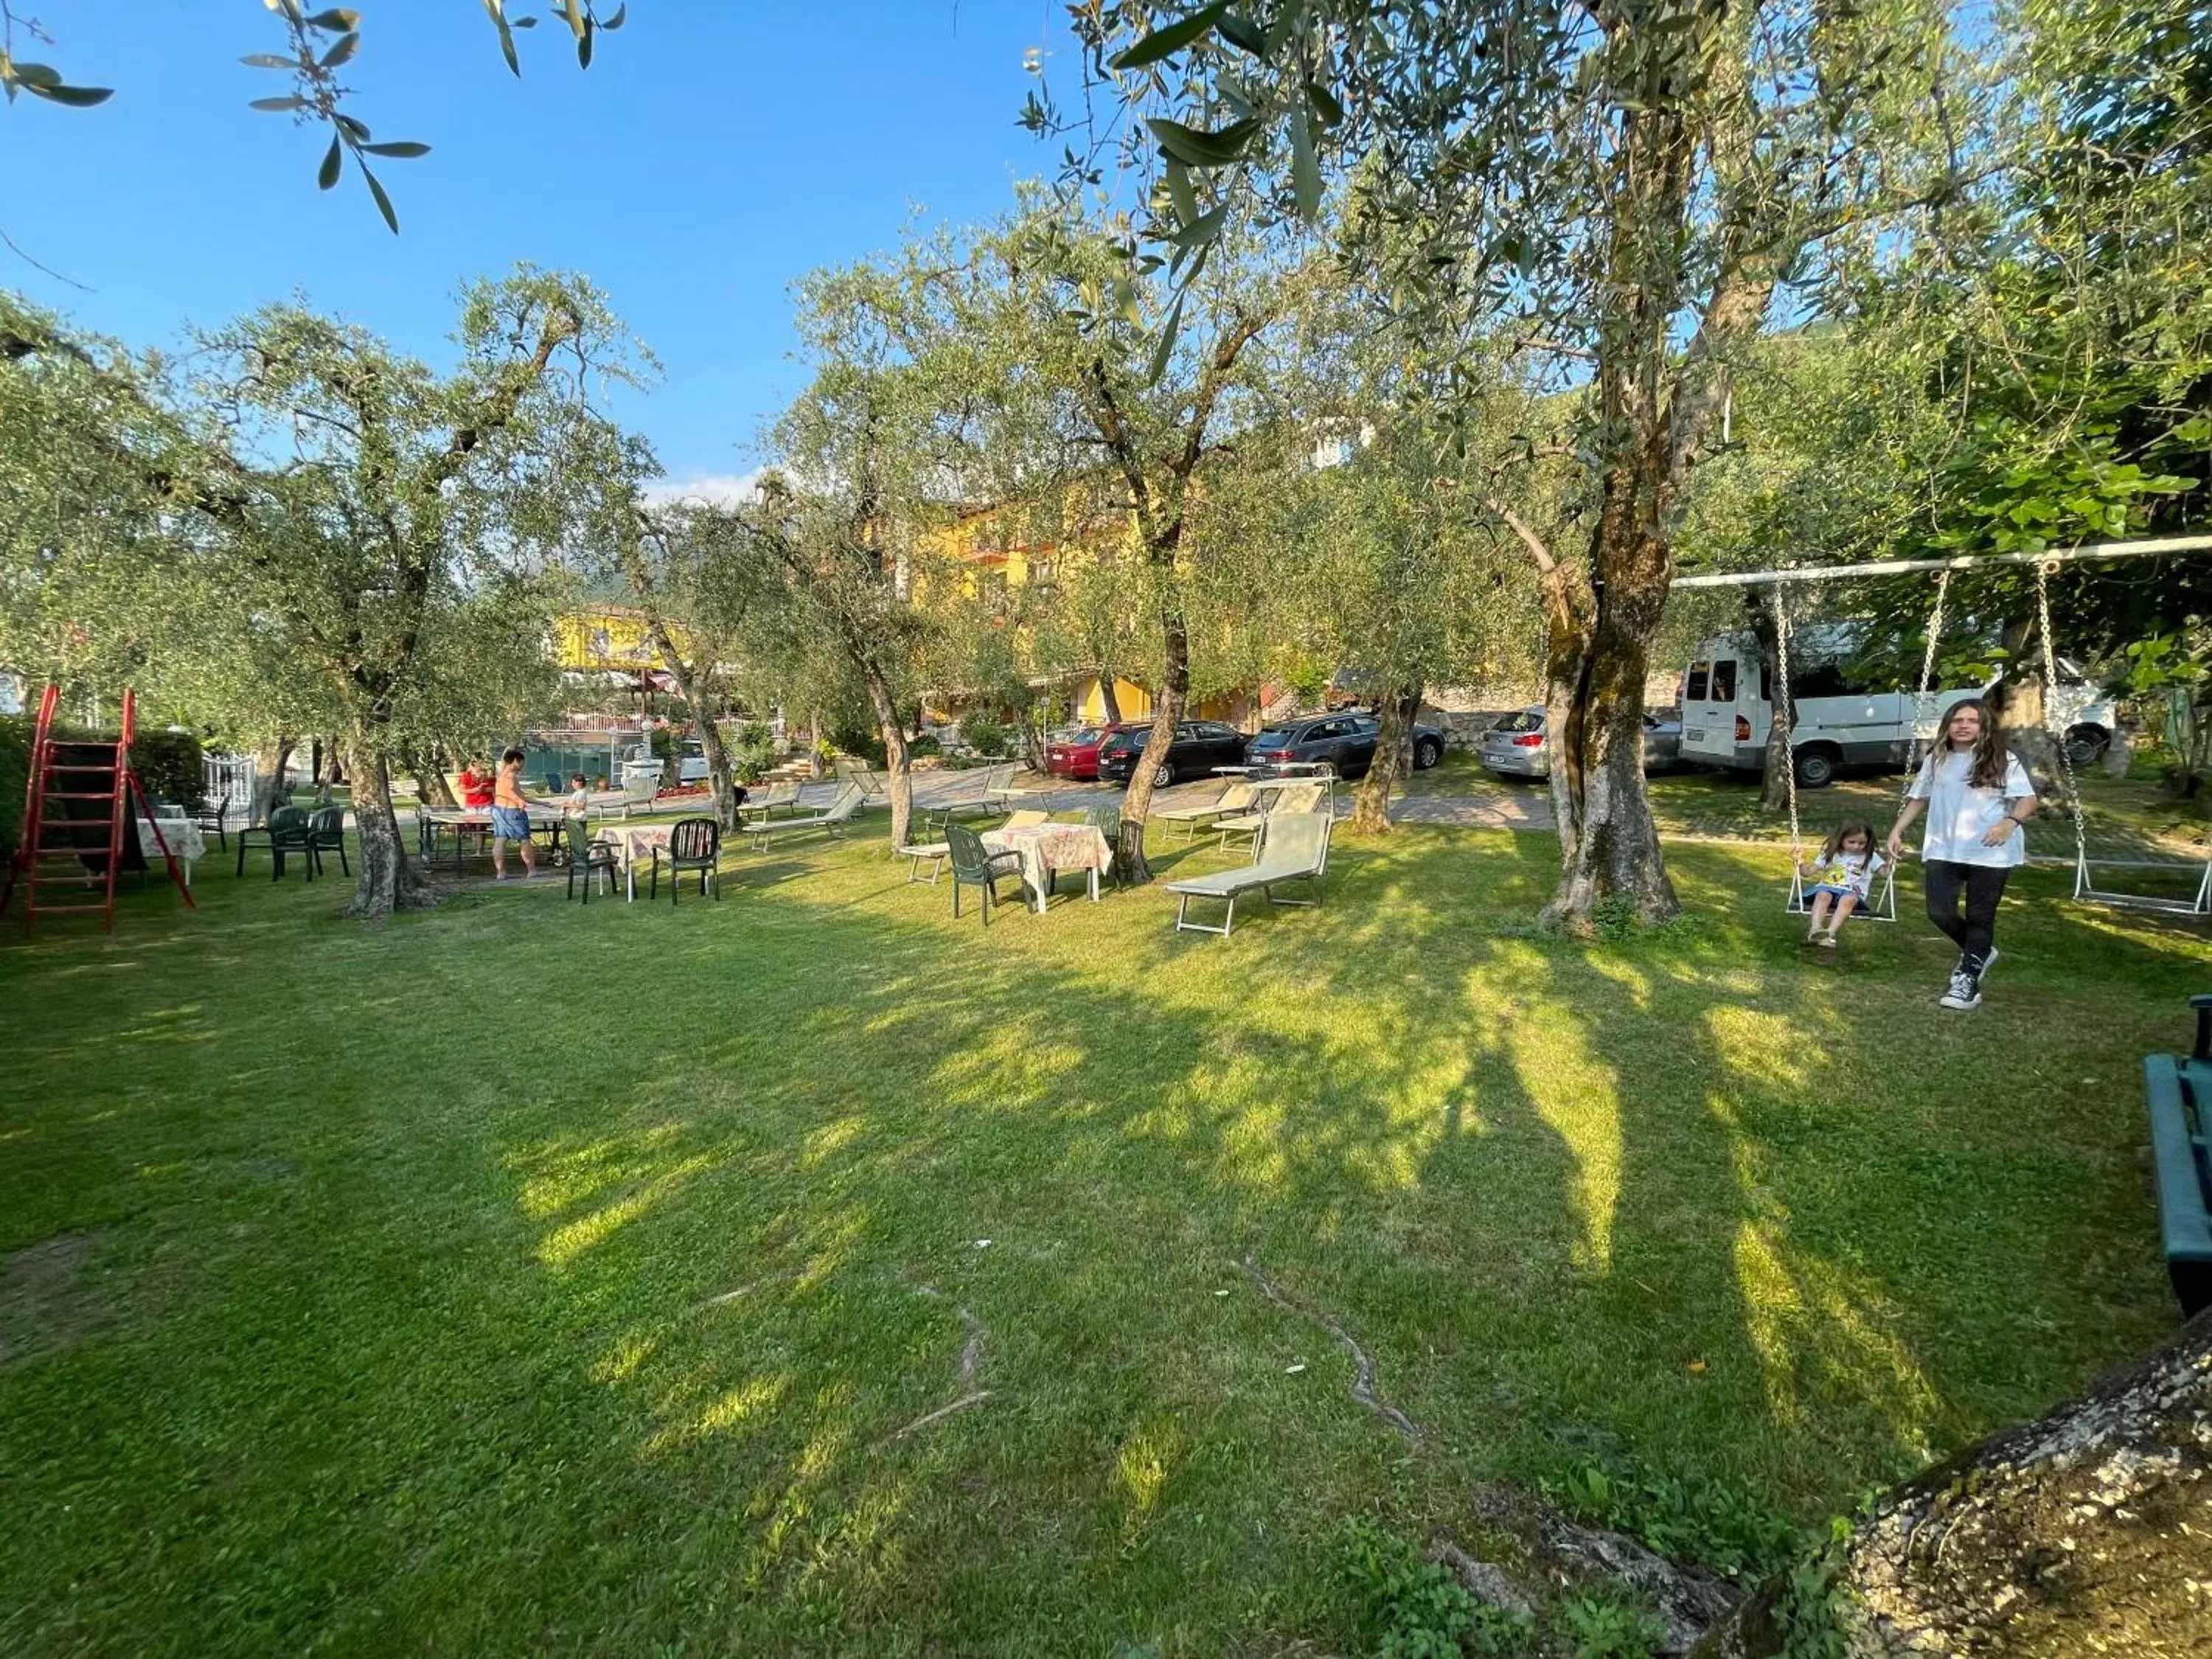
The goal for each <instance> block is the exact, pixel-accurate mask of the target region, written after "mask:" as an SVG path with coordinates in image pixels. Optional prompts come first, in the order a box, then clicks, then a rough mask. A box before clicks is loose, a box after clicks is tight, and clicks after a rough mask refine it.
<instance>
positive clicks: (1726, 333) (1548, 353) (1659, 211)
mask: <svg viewBox="0 0 2212 1659" xmlns="http://www.w3.org/2000/svg"><path fill="white" fill-rule="evenodd" d="M1079 27H1080V28H1081V29H1082V30H1083V31H1084V32H1085V35H1086V41H1087V45H1088V47H1089V52H1088V55H1087V58H1086V63H1087V65H1088V68H1089V71H1090V73H1091V75H1093V76H1096V77H1097V78H1100V79H1103V80H1106V81H1110V82H1113V84H1114V87H1115V89H1117V90H1118V91H1119V92H1120V93H1121V95H1122V97H1123V99H1124V100H1126V101H1127V103H1129V104H1131V105H1133V106H1135V107H1136V109H1137V110H1138V112H1139V113H1144V112H1151V113H1148V114H1146V119H1145V122H1144V124H1143V126H1142V128H1141V131H1142V132H1143V134H1144V135H1145V144H1146V148H1147V149H1148V151H1149V154H1150V156H1151V159H1152V161H1153V162H1154V163H1155V164H1156V167H1157V169H1158V173H1159V174H1160V176H1161V178H1162V179H1163V181H1164V188H1163V189H1162V190H1161V191H1159V192H1158V195H1157V197H1156V198H1155V199H1156V201H1157V202H1158V204H1160V207H1159V209H1158V210H1157V211H1156V213H1155V216H1154V223H1153V227H1152V232H1153V234H1154V236H1155V237H1157V238H1158V240H1159V244H1160V245H1161V246H1165V247H1168V248H1171V249H1173V250H1174V251H1175V252H1176V253H1177V254H1178V255H1181V254H1182V253H1183V252H1186V251H1187V250H1188V249H1189V248H1192V247H1202V246H1204V245H1205V244H1206V242H1207V241H1208V240H1210V239H1211V238H1212V236H1213V235H1214V234H1217V228H1218V226H1219V225H1220V224H1221V223H1223V222H1225V216H1227V215H1228V214H1229V212H1230V210H1231V207H1232V206H1233V205H1234V204H1237V203H1240V202H1255V201H1256V202H1257V203H1259V204H1261V207H1262V210H1265V211H1272V212H1273V214H1275V215H1276V216H1280V217H1284V218H1291V217H1305V218H1311V217H1313V216H1316V215H1317V214H1318V213H1319V212H1320V210H1321V208H1322V202H1323V199H1324V192H1325V191H1326V190H1327V189H1328V184H1329V181H1330V179H1331V178H1332V177H1334V176H1338V175H1339V174H1340V175H1341V176H1342V177H1343V178H1344V179H1345V180H1346V191H1347V192H1348V194H1347V203H1348V206H1347V213H1348V216H1349V222H1350V224H1351V226H1352V230H1353V232H1354V234H1356V235H1357V234H1365V235H1367V236H1368V237H1369V238H1370V242H1371V243H1372V245H1373V246H1376V248H1377V249H1379V250H1382V251H1383V252H1386V253H1388V254H1389V258H1390V260H1391V262H1392V263H1393V264H1394V265H1395V275H1396V278H1397V281H1396V292H1397V295H1398V299H1397V306H1398V308H1399V309H1400V310H1401V312H1402V313H1405V314H1407V315H1421V314H1425V313H1430V312H1433V311H1436V310H1437V309H1439V308H1441V309H1443V310H1444V311H1446V312H1448V313H1449V312H1457V313H1461V314H1465V315H1469V316H1480V317H1481V318H1484V319H1487V323H1488V327H1487V329H1486V331H1487V332H1489V333H1491V334H1492V335H1494V336H1497V337H1504V338H1507V339H1510V340H1513V341H1515V342H1516V343H1517V344H1518V346H1519V348H1520V349H1521V350H1522V352H1523V353H1524V354H1526V355H1527V356H1528V357H1529V358H1530V359H1531V360H1532V361H1533V362H1535V363H1536V364H1538V365H1539V366H1540V368H1541V371H1542V372H1543V373H1544V374H1547V376H1549V377H1550V379H1551V382H1552V383H1553V384H1554V385H1557V386H1562V387H1570V386H1571V387H1575V388H1578V389H1579V391H1580V392H1581V393H1582V395H1581V396H1580V397H1579V398H1577V399H1576V400H1575V402H1574V421H1573V425H1572V428H1571V431H1570V432H1569V433H1568V434H1567V435H1566V436H1565V442H1564V444H1563V445H1562V446H1561V447H1560V448H1559V455H1560V457H1561V458H1563V459H1565V460H1566V461H1567V462H1568V463H1569V464H1570V465H1571V467H1572V468H1573V470H1574V473H1575V477H1574V479H1573V481H1572V484H1573V489H1574V490H1575V492H1576V496H1577V506H1578V507H1579V512H1578V514H1577V518H1576V519H1575V520H1574V521H1573V528H1572V529H1571V532H1569V533H1568V535H1566V536H1564V537H1547V536H1544V535H1542V534H1541V533H1539V532H1538V529H1537V527H1536V526H1534V525H1533V524H1530V523H1528V521H1527V516H1526V515H1525V514H1523V515H1521V517H1522V521H1523V522H1522V530H1521V531H1519V532H1516V535H1517V536H1518V537H1519V538H1520V539H1521V540H1522V544H1523V545H1524V547H1525V548H1526V550H1527V551H1528V556H1529V557H1530V558H1531V560H1532V562H1534V563H1535V565H1536V567H1537V568H1538V570H1539V573H1540V574H1541V580H1542V581H1543V584H1544V586H1545V589H1546V593H1547V625H1548V632H1549V647H1548V653H1547V672H1546V678H1547V698H1546V700H1547V704H1548V706H1549V712H1550V721H1551V731H1552V733H1553V768H1552V784H1553V796H1554V800H1555V804H1556V805H1557V808H1558V817H1559V833H1560V841H1561V859H1562V870H1561V877H1560V881H1559V888H1558V890H1557V892H1556V894H1555V895H1554V897H1553V903H1552V906H1551V908H1550V914H1551V915H1553V917H1554V918H1556V919H1559V920H1561V921H1566V922H1568V923H1571V924H1574V925H1584V924H1586V923H1587V921H1588V920H1589V916H1590V915H1591V912H1592V911H1593V909H1594V908H1595V907H1596V906H1597V905H1599V904H1601V903H1603V902H1607V901H1620V902H1626V903H1628V904H1630V905H1631V906H1632V907H1633V908H1634V909H1635V910H1636V911H1637V912H1638V913H1639V914H1641V915H1644V916H1645V917H1647V918H1653V919H1656V918H1661V917H1664V916H1666V915H1671V914H1672V913H1673V912H1674V909H1675V908H1676V901H1675V898H1674V890H1673V886H1672V884H1670V883H1669V881H1668V878H1667V873H1666V867H1665V863H1664V860H1662V857H1661V854H1660V849H1659V845H1658V840H1657V836H1656V830H1655V829H1654V826H1653V823H1652V819H1651V814H1650V806H1649V804H1648V802H1647V800H1646V798H1645V795H1644V781H1643V774H1642V769H1641V752H1642V723H1643V722H1642V716H1643V688H1644V678H1645V674H1646V671H1647V669H1648V667H1649V665H1650V645H1651V641H1652V640H1653V638H1654V637H1655V635H1656V630H1657V629H1658V627H1659V624H1660V617H1661V611H1662V606H1663V605H1664V602H1665V599H1666V595H1667V588H1668V578H1669V576H1670V574H1671V572H1672V570H1673V567H1674V534H1675V527H1676V523H1677V520H1678V518H1679V515H1680V511H1681V508H1682V504H1683V501H1684V496H1685V492H1686V486H1687V483H1688V481H1689V478H1690V476H1691V473H1692V470H1693V469H1694V467H1695V466H1696V465H1697V464H1698V463H1699V459H1701V458H1702V457H1703V456H1704V455H1705V453H1707V451H1708V450H1709V448H1710V447H1711V443H1712V441H1713V437H1714V428H1715V425H1716V423H1717V419H1718V416H1719V414H1720V411H1721V410H1722V408H1723V405H1724V404H1725V402H1726V400H1727V397H1728V392H1729V384H1730V380H1731V377H1732V374H1733V373H1734V369H1735V365H1736V363H1737V362H1739V361H1740V360H1741V356H1742V354H1743V352H1744V350H1745V349H1746V348H1747V346H1748V345H1749V343H1751V342H1753V340H1755V339H1756V338H1757V337H1759V334H1760V332H1761V331H1763V330H1764V329H1765V327H1766V326H1767V325H1768V322H1769V319H1770V316H1771V313H1773V312H1774V311H1775V309H1776V300H1777V295H1778V294H1790V293H1792V292H1793V290H1794V289H1796V285H1798V284H1801V283H1805V282H1807V281H1808V280H1809V279H1811V278H1814V277H1815V276H1818V275H1819V274H1820V270H1822V260H1823V256H1824V253H1825V252H1826V250H1827V249H1828V248H1829V247H1830V246H1831V245H1832V244H1835V243H1837V242H1838V241H1844V240H1850V239H1852V238H1855V237H1864V236H1867V235H1869V234H1875V230H1876V228H1880V229H1881V230H1882V231H1885V232H1887V234H1890V235H1891V236H1893V237H1894V236H1895V235H1897V234H1899V232H1900V228H1901V227H1900V223H1899V220H1898V219H1897V218H1896V217H1895V216H1897V215H1899V214H1900V213H1903V212H1905V210H1908V209H1910V208H1912V207H1915V206H1917V205H1921V204H1943V203H1947V202H1949V201H1951V200H1954V199H1955V198H1956V197H1958V196H1959V195H1960V193H1961V191H1963V190H1964V189H1965V188H1966V179H1967V178H1968V176H1969V175H1971V174H1972V173H1974V172H1975V171H1976V170H1977V169H1978V166H1979V165H1980V163H1979V158H1978V157H1977V156H1976V155H1973V154H1972V153H1971V151H1970V150H1969V149H1968V148H1967V142H1966V136H1967V135H1971V134H1972V133H1973V132H1974V131H1975V130H1976V128H1975V120H1974V98H1975V96H1976V87H1977V84H1978V82H1977V70H1976V65H1975V64H1974V62H1973V61H1972V58H1970V57H1969V56H1968V55H1967V53H1966V52H1965V50H1964V49H1962V48H1961V47H1960V46H1959V45H1958V43H1957V42H1956V40H1954V36H1953V33H1952V30H1951V28H1950V26H1949V19H1948V16H1947V15H1946V13H1945V11H1944V9H1943V8H1942V6H1941V5H1940V4H1939V3H1935V0H1927V3H1923V0H1882V3H1878V4H1875V5H1872V6H1866V7H1858V8H1853V9H1849V10H1837V9H1830V8H1826V7H1823V6H1819V5H1816V4H1814V3H1810V0H1765V3H1747V4H1738V5H1699V4H1695V3H1685V0H1661V3H1653V4H1636V5H1628V6H1618V7H1595V8H1591V7H1587V6H1583V5H1581V4H1568V3H1547V4H1537V5H1533V6H1531V5H1526V4H1522V3H1517V0H1515V3H1508V0H1454V3H1449V4H1444V5H1437V4H1432V3H1427V0H1379V3H1378V0H1261V3H1256V4H1254V5H1253V6H1251V7H1250V8H1249V9H1234V10H1232V9H1231V8H1230V7H1229V6H1227V5H1209V6H1204V7H1199V8H1189V7H1185V6H1182V5H1180V4H1176V5H1165V4H1154V3H1151V0H1120V3H1104V0H1102V3H1098V4H1096V5H1092V6H1089V7H1086V8H1085V9H1083V10H1082V11H1081V12H1080V13H1079ZM1030 119H1031V123H1032V125H1038V126H1049V125H1053V119H1054V118H1053V112H1052V111H1051V109H1050V108H1049V106H1047V105H1044V104H1043V103H1042V100H1040V102H1039V104H1038V105H1037V106H1033V107H1032V109H1031V111H1030ZM1130 130H1136V129H1130ZM1082 165H1083V164H1082V163H1081V162H1080V161H1079V169H1080V167H1081V166H1082ZM1792 303H1796V304H1800V305H1802V303H1803V301H1802V298H1800V299H1796V300H1794V301H1792ZM1506 504H1507V505H1508V506H1510V505H1511V503H1510V500H1509V501H1507V503H1506ZM1571 543H1578V546H1577V545H1571Z"/></svg>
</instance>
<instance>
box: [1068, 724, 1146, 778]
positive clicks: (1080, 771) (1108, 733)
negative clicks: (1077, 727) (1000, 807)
mask: <svg viewBox="0 0 2212 1659" xmlns="http://www.w3.org/2000/svg"><path fill="white" fill-rule="evenodd" d="M1151 729H1152V722H1151V721H1150V720H1120V721H1117V722H1115V724H1114V725H1111V726H1085V727H1084V728H1083V730H1081V731H1080V732H1073V733H1072V734H1070V735H1069V736H1067V737H1065V738H1060V739H1059V740H1058V741H1057V742H1054V743H1048V744H1046V745H1045V750H1044V769H1045V770H1046V771H1048V772H1049V773H1050V774H1052V775H1053V776H1054V777H1056V778H1071V779H1073V780H1074V781H1077V782H1088V781H1091V779H1093V778H1096V777H1097V775H1098V748H1099V745H1100V744H1103V743H1104V742H1105V741H1106V739H1107V738H1110V737H1112V736H1113V735H1114V733H1115V732H1146V731H1150V730H1151Z"/></svg>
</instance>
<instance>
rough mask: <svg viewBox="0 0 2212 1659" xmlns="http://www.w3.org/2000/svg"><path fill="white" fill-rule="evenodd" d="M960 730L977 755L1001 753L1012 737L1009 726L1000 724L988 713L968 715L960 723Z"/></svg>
mask: <svg viewBox="0 0 2212 1659" xmlns="http://www.w3.org/2000/svg"><path fill="white" fill-rule="evenodd" d="M960 730H961V732H962V734H963V736H965V737H966V738H967V739H968V746H969V748H970V749H972V750H975V752H976V753H977V754H979V755H984V756H994V757H995V756H999V755H1003V754H1005V753H1006V745H1007V744H1009V743H1010V742H1012V739H1013V732H1012V729H1011V728H1009V727H1007V726H1001V725H1000V724H999V722H998V721H996V720H993V719H991V718H990V716H988V715H987V714H971V715H969V717H968V719H966V720H963V721H962V722H961V723H960Z"/></svg>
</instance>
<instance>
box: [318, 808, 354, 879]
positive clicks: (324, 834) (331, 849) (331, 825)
mask: <svg viewBox="0 0 2212 1659" xmlns="http://www.w3.org/2000/svg"><path fill="white" fill-rule="evenodd" d="M325 853H336V854H337V855H338V868H339V869H340V870H342V871H343V872H345V873H346V874H347V875H349V876H350V875H351V874H353V866H351V865H349V864H348V863H347V862H346V852H345V808H344V807H343V806H319V807H317V808H316V809H315V810H314V811H313V812H310V813H309V814H308V815H307V879H308V880H310V881H313V879H314V878H316V877H317V876H319V875H320V874H322V873H323V854H325Z"/></svg>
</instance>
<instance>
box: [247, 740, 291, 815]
mask: <svg viewBox="0 0 2212 1659" xmlns="http://www.w3.org/2000/svg"><path fill="white" fill-rule="evenodd" d="M294 746H295V745H294V744H293V741H292V739H291V738H275V739H273V740H272V741H270V743H268V744H264V745H263V747H262V749H261V750H260V751H259V752H258V754H257V755H256V756H255V757H254V767H255V769H256V770H255V777H256V780H257V783H256V788H255V793H254V799H253V810H252V817H251V818H250V819H249V822H251V823H267V822H268V821H269V815H270V813H271V812H273V811H276V809H277V808H278V807H280V806H283V805H288V804H289V802H290V800H291V798H292V796H291V789H290V787H289V785H288V784H287V783H286V781H285V777H284V772H285V769H286V768H287V767H289V765H290V764H291V763H292V750H293V748H294Z"/></svg>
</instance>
